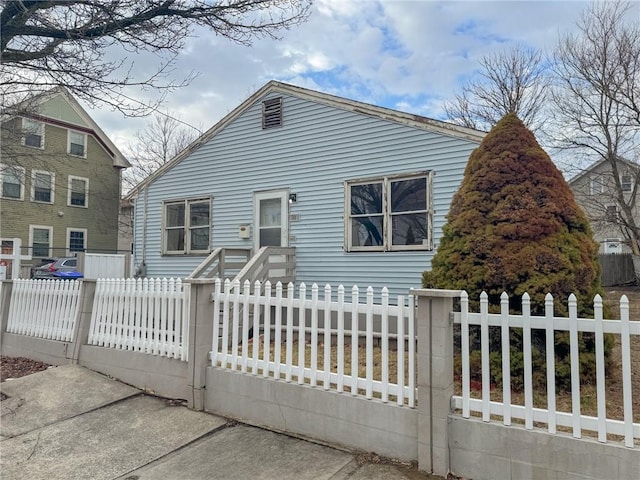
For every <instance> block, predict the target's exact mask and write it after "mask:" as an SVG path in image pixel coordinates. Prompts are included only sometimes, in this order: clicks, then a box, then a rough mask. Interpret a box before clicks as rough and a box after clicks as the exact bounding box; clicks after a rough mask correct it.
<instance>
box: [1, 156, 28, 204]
mask: <svg viewBox="0 0 640 480" xmlns="http://www.w3.org/2000/svg"><path fill="white" fill-rule="evenodd" d="M7 170H14V171H19V172H20V177H21V178H20V179H19V184H20V197H18V198H15V197H5V196H4V195H3V194H4V188H3V183H4V172H5V171H7ZM25 175H26V173H25V169H24V167H18V166H17V165H7V164H0V198H3V199H6V200H24V187H25V185H24V179H25Z"/></svg>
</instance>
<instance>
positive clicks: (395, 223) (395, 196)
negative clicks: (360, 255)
mask: <svg viewBox="0 0 640 480" xmlns="http://www.w3.org/2000/svg"><path fill="white" fill-rule="evenodd" d="M345 189H346V192H345V197H346V208H345V210H346V211H345V219H346V223H345V244H346V245H345V246H346V249H347V251H350V252H355V251H389V250H391V251H395V250H431V249H432V248H433V238H432V237H433V235H432V222H433V210H432V207H431V196H432V192H431V190H432V172H421V173H418V174H413V175H393V176H387V177H380V178H374V179H368V180H350V181H347V182H345Z"/></svg>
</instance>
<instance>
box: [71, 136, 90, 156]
mask: <svg viewBox="0 0 640 480" xmlns="http://www.w3.org/2000/svg"><path fill="white" fill-rule="evenodd" d="M68 141H69V144H68V152H69V153H70V154H71V155H75V156H76V157H86V156H87V134H86V133H82V132H76V131H75V130H69V137H68Z"/></svg>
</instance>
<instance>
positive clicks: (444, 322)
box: [411, 289, 461, 477]
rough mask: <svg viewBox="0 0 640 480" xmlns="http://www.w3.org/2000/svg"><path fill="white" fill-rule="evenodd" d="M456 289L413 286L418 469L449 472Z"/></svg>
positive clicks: (442, 472)
mask: <svg viewBox="0 0 640 480" xmlns="http://www.w3.org/2000/svg"><path fill="white" fill-rule="evenodd" d="M460 293H461V292H460V291H459V290H432V289H412V290H411V294H412V295H414V296H415V298H416V299H417V302H418V308H417V313H416V325H417V337H418V353H417V364H418V468H419V469H420V470H423V471H427V472H430V473H434V474H436V475H442V476H444V477H446V476H447V474H448V473H449V432H448V417H449V413H450V412H451V397H452V396H453V320H452V318H451V316H450V313H451V312H453V300H454V298H459V297H460Z"/></svg>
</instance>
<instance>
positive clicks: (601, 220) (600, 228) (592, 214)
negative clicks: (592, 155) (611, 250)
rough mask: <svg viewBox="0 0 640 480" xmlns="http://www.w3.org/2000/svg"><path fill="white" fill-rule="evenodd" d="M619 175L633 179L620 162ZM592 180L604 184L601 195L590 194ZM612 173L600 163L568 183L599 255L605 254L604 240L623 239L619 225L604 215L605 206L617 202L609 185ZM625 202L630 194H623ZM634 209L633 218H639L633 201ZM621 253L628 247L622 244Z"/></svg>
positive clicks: (638, 211) (606, 164)
mask: <svg viewBox="0 0 640 480" xmlns="http://www.w3.org/2000/svg"><path fill="white" fill-rule="evenodd" d="M619 169H620V171H619V173H620V175H623V174H631V175H632V177H633V178H635V176H634V175H633V172H632V171H631V170H630V169H629V168H628V167H626V166H625V165H624V164H623V163H622V162H621V164H620V167H619ZM593 179H600V180H601V181H603V182H604V189H605V191H604V192H603V193H595V194H592V193H591V181H592V180H593ZM612 182H613V179H612V171H611V167H610V166H609V164H608V163H607V162H602V163H600V164H598V165H596V166H595V167H592V169H590V170H589V171H587V172H586V173H584V174H581V175H579V176H578V177H576V178H574V179H572V180H571V181H570V182H569V186H570V187H571V189H572V190H573V193H574V195H575V198H576V201H577V202H578V204H579V205H580V207H582V209H583V210H584V212H585V214H586V215H587V218H588V219H589V221H590V223H591V228H592V230H593V238H594V239H595V240H596V242H598V243H599V244H600V250H599V253H605V240H606V239H610V238H619V239H624V235H623V233H622V231H621V227H620V225H617V224H616V223H614V222H610V221H608V220H607V219H606V215H604V211H605V206H606V205H616V204H617V200H616V199H615V198H614V197H615V191H614V190H612V188H613V187H611V185H610V184H611V183H612ZM624 195H625V202H629V201H630V195H631V192H625V193H624ZM635 205H636V208H635V209H634V210H633V216H634V218H640V210H639V209H638V202H637V201H635ZM622 250H623V252H631V247H630V246H629V245H626V244H623V247H622Z"/></svg>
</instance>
